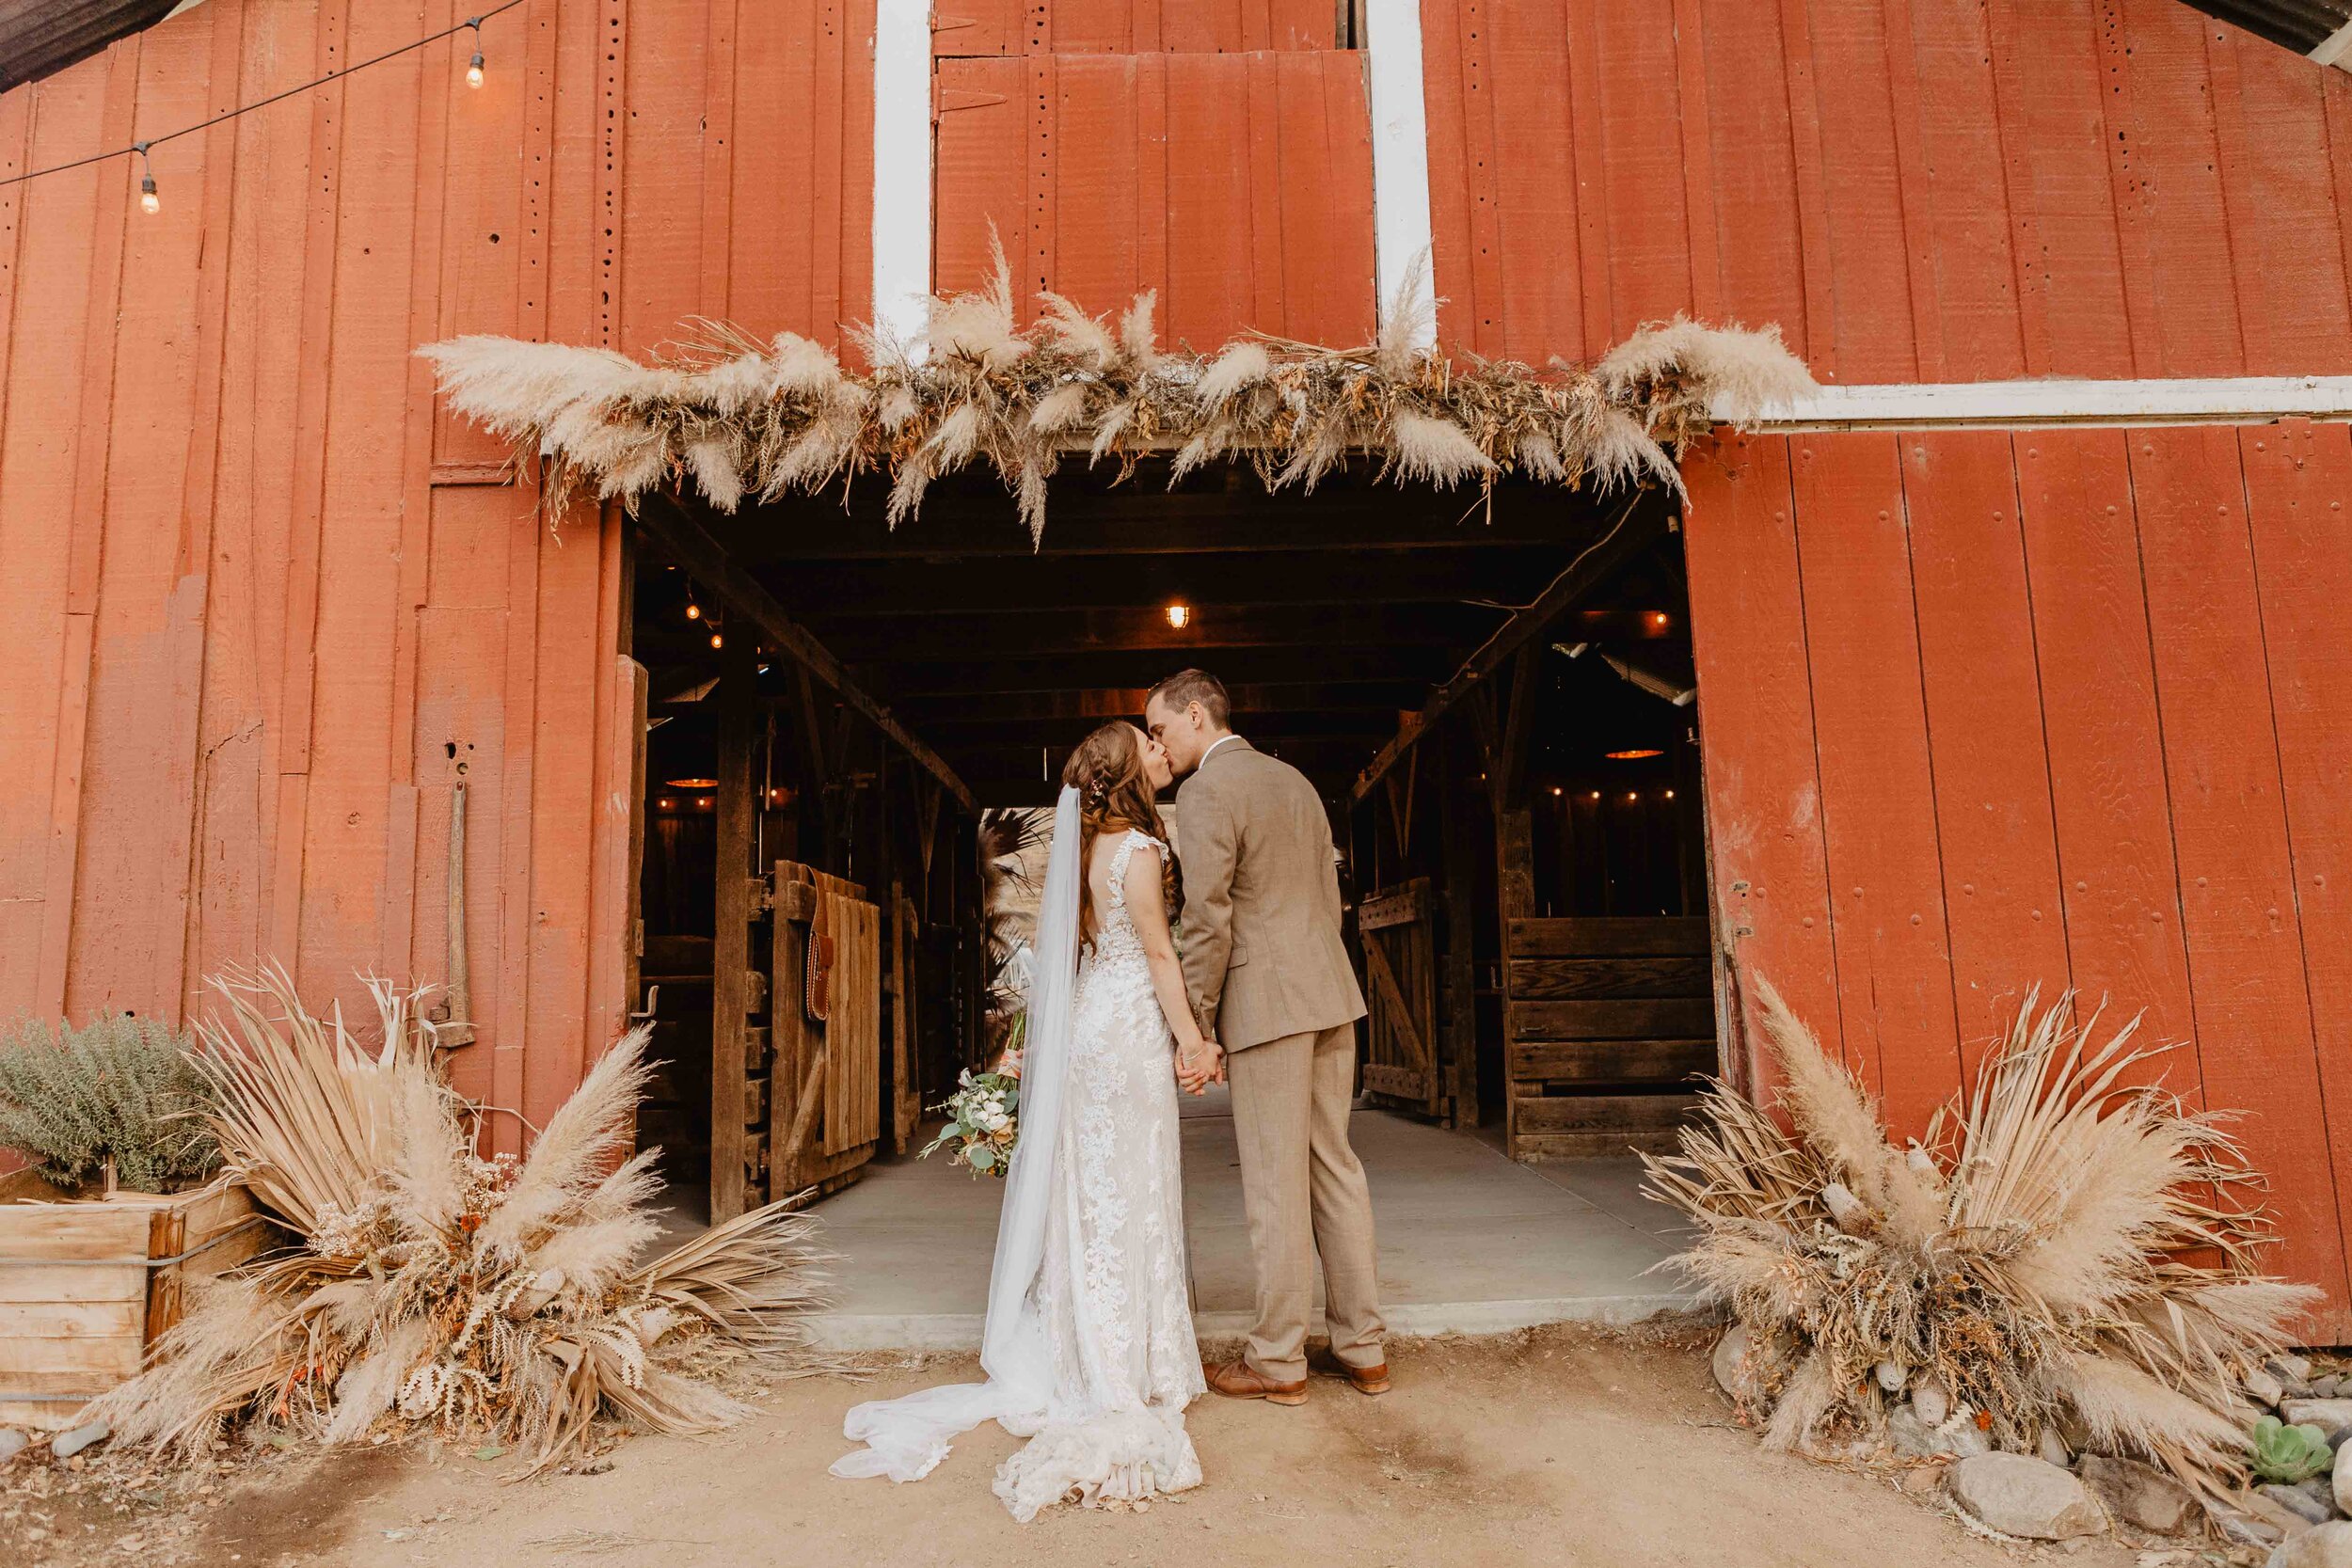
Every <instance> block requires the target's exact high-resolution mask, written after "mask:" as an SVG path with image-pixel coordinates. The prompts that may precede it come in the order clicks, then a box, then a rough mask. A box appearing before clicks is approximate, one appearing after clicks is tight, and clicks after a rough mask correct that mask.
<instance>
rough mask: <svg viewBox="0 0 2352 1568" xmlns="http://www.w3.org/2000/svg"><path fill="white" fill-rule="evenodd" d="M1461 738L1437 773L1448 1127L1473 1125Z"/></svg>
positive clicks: (1469, 897)
mask: <svg viewBox="0 0 2352 1568" xmlns="http://www.w3.org/2000/svg"><path fill="white" fill-rule="evenodd" d="M1460 739H1461V737H1460V736H1449V737H1447V743H1446V744H1445V746H1444V750H1443V756H1444V768H1443V771H1442V772H1441V773H1440V774H1439V775H1438V783H1439V785H1440V787H1441V790H1442V793H1441V794H1440V795H1439V796H1438V802H1439V806H1438V853H1439V855H1440V856H1442V857H1443V864H1444V871H1443V874H1442V875H1441V876H1440V878H1439V879H1438V887H1439V889H1440V893H1439V897H1440V902H1441V907H1442V909H1443V910H1444V918H1445V960H1444V962H1445V967H1444V969H1443V970H1442V971H1441V972H1440V974H1438V995H1439V996H1440V997H1441V998H1442V999H1443V1001H1442V1006H1443V1007H1444V1009H1445V1020H1444V1022H1443V1023H1442V1024H1441V1025H1440V1029H1441V1031H1442V1037H1443V1039H1444V1042H1445V1053H1446V1070H1447V1076H1448V1078H1449V1080H1450V1083H1449V1085H1448V1087H1449V1088H1450V1090H1451V1092H1452V1094H1453V1096H1454V1109H1453V1113H1452V1115H1451V1117H1449V1118H1448V1119H1449V1125H1453V1126H1458V1127H1475V1126H1477V1125H1478V971H1477V967H1476V960H1475V954H1474V952H1473V950H1472V942H1473V941H1474V932H1475V929H1476V923H1477V918H1478V917H1477V913H1476V910H1475V907H1474V906H1475V904H1476V895H1477V886H1478V873H1477V871H1476V869H1475V868H1474V867H1472V866H1471V864H1470V825H1469V824H1468V823H1467V822H1465V821H1464V820H1463V819H1462V809H1461V808H1462V806H1463V805H1464V804H1466V803H1467V800H1466V798H1467V797H1468V796H1469V794H1470V790H1469V787H1468V786H1469V784H1470V783H1471V774H1470V769H1469V768H1466V767H1465V766H1464V764H1463V757H1462V747H1461V743H1460Z"/></svg>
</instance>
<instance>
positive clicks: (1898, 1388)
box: [1877, 1361, 1909, 1394]
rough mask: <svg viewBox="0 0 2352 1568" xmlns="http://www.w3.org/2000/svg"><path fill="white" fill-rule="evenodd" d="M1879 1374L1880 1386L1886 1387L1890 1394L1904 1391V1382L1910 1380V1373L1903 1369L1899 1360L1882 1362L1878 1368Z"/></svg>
mask: <svg viewBox="0 0 2352 1568" xmlns="http://www.w3.org/2000/svg"><path fill="white" fill-rule="evenodd" d="M1877 1376H1878V1380H1879V1386H1880V1387H1881V1388H1883V1389H1885V1390H1886V1391H1887V1392H1888V1393H1890V1394H1899V1393H1901V1392H1902V1391H1903V1384H1904V1383H1905V1382H1907V1381H1908V1380H1909V1374H1908V1373H1906V1372H1905V1371H1904V1370H1903V1369H1902V1363H1901V1362H1899V1361H1882V1362H1880V1363H1879V1364H1878V1368H1877Z"/></svg>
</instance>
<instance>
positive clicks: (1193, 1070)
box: [1176, 1039, 1225, 1094]
mask: <svg viewBox="0 0 2352 1568" xmlns="http://www.w3.org/2000/svg"><path fill="white" fill-rule="evenodd" d="M1224 1054H1225V1053H1224V1051H1223V1049H1222V1048H1221V1047H1219V1046H1218V1044H1217V1043H1216V1041H1215V1040H1205V1039H1204V1040H1202V1041H1201V1042H1200V1045H1199V1046H1197V1047H1195V1048H1194V1049H1192V1050H1190V1051H1179V1052H1178V1053H1176V1082H1177V1084H1178V1085H1181V1086H1182V1087H1183V1089H1184V1092H1185V1093H1186V1094H1206V1093H1207V1092H1208V1089H1209V1085H1211V1084H1214V1083H1216V1082H1217V1080H1218V1079H1219V1078H1220V1077H1221V1076H1223V1074H1222V1072H1221V1071H1220V1063H1221V1062H1222V1060H1223V1058H1224Z"/></svg>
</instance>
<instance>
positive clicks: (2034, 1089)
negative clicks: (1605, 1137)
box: [1644, 980, 2318, 1505]
mask: <svg viewBox="0 0 2352 1568" xmlns="http://www.w3.org/2000/svg"><path fill="white" fill-rule="evenodd" d="M1756 1016H1757V1021H1758V1023H1759V1025H1760V1031H1759V1032H1760V1034H1761V1035H1762V1037H1763V1040H1764V1042H1765V1044H1766V1046H1767V1047H1768V1049H1769V1051H1770V1053H1771V1056H1772V1061H1773V1063H1774V1064H1775V1065H1777V1067H1778V1068H1779V1085H1780V1086H1779V1091H1778V1103H1779V1108H1780V1109H1781V1110H1782V1111H1783V1112H1784V1113H1785V1114H1786V1116H1787V1117H1788V1127H1789V1130H1788V1131H1784V1130H1783V1126H1782V1124H1781V1123H1780V1122H1779V1121H1777V1120H1775V1119H1774V1118H1773V1117H1772V1116H1771V1115H1770V1114H1768V1113H1767V1111H1766V1110H1765V1109H1764V1108H1763V1107H1761V1106H1759V1105H1757V1104H1756V1103H1754V1102H1753V1101H1748V1100H1746V1099H1744V1098H1742V1097H1740V1095H1738V1094H1735V1093H1733V1092H1732V1091H1731V1090H1730V1089H1728V1088H1726V1087H1724V1085H1714V1086H1713V1087H1711V1088H1710V1089H1709V1090H1708V1092H1707V1093H1706V1094H1705V1095H1703V1096H1702V1097H1701V1101H1702V1105H1703V1108H1704V1116H1703V1117H1702V1118H1701V1120H1700V1121H1699V1122H1698V1123H1697V1124H1696V1125H1694V1126H1692V1127H1690V1128H1687V1129H1685V1130H1684V1131H1683V1132H1682V1133H1681V1135H1680V1143H1681V1152H1680V1153H1679V1154H1678V1155H1676V1156H1673V1157H1670V1158H1665V1159H1650V1158H1648V1157H1646V1156H1645V1162H1644V1163H1645V1165H1646V1166H1647V1168H1648V1176H1649V1180H1648V1185H1647V1188H1646V1191H1647V1192H1648V1194H1649V1196H1652V1197H1654V1198H1657V1199H1659V1200H1661V1201H1662V1202H1665V1203H1668V1204H1671V1205H1673V1206H1674V1207H1675V1208H1677V1209H1679V1210H1681V1211H1682V1212H1684V1213H1685V1214H1687V1215H1689V1216H1690V1218H1691V1220H1692V1222H1693V1224H1694V1226H1695V1227H1696V1229H1697V1240H1696V1241H1695V1242H1694V1243H1692V1245H1691V1247H1690V1248H1689V1250H1687V1251H1685V1252H1683V1253H1681V1254H1679V1255H1678V1256H1677V1258H1676V1259H1673V1262H1674V1263H1675V1264H1676V1265H1677V1266H1678V1267H1679V1268H1680V1269H1682V1270H1683V1271H1684V1272H1686V1273H1687V1274H1688V1275H1690V1276H1691V1277H1692V1279H1694V1280H1695V1281H1697V1283H1698V1284H1699V1285H1700V1286H1701V1287H1703V1288H1704V1289H1705V1290H1706V1291H1708V1293H1709V1294H1710V1295H1712V1296H1714V1297H1716V1298H1717V1299H1719V1300H1722V1301H1724V1303H1726V1304H1727V1305H1728V1306H1729V1307H1731V1310H1732V1311H1733V1312H1734V1313H1735V1314H1736V1315H1737V1316H1738V1318H1739V1320H1740V1323H1742V1324H1743V1325H1745V1327H1746V1329H1747V1331H1748V1334H1749V1342H1750V1343H1751V1345H1753V1346H1756V1347H1760V1349H1759V1351H1758V1353H1757V1354H1759V1355H1760V1357H1761V1360H1762V1362H1763V1363H1764V1364H1762V1365H1760V1366H1759V1367H1758V1368H1757V1369H1756V1370H1757V1372H1758V1374H1759V1382H1760V1385H1761V1386H1762V1387H1763V1388H1764V1389H1765V1390H1766V1391H1767V1394H1768V1397H1769V1398H1770V1399H1772V1401H1774V1402H1775V1403H1774V1408H1773V1409H1772V1416H1771V1419H1770V1422H1769V1424H1768V1426H1767V1429H1766V1433H1765V1436H1766V1441H1767V1442H1769V1443H1771V1444H1772V1445H1773V1446H1776V1447H1781V1448H1811V1447H1813V1446H1815V1445H1816V1444H1818V1443H1820V1442H1822V1441H1823V1440H1825V1439H1830V1438H1836V1437H1851V1436H1855V1435H1867V1434H1870V1433H1877V1432H1878V1431H1880V1430H1881V1429H1882V1428H1883V1425H1884V1423H1885V1420H1886V1418H1887V1416H1888V1414H1889V1409H1888V1404H1887V1402H1888V1401H1889V1400H1890V1399H1899V1398H1900V1397H1901V1396H1902V1394H1903V1392H1904V1390H1905V1389H1906V1388H1907V1387H1910V1386H1916V1385H1918V1384H1920V1383H1922V1382H1925V1381H1931V1382H1933V1383H1934V1384H1935V1385H1937V1386H1938V1387H1939V1389H1940V1390H1941V1391H1942V1393H1943V1394H1944V1395H1945V1396H1947V1398H1948V1399H1949V1400H1950V1401H1952V1402H1956V1403H1957V1405H1958V1407H1959V1409H1960V1411H1961V1412H1962V1417H1961V1418H1966V1419H1972V1420H1974V1421H1975V1423H1976V1424H1977V1425H1978V1426H1979V1428H1981V1429H1983V1430H1984V1431H1986V1432H1987V1433H1989V1434H1990V1436H1991V1438H1992V1439H1993V1441H1994V1443H1995V1444H1996V1445H1998V1446H1999V1447H2001V1448H2005V1449H2012V1450H2016V1451H2020V1452H2025V1453H2032V1452H2034V1451H2035V1449H2036V1445H2037V1442H2038V1441H2039V1439H2040V1437H2041V1434H2042V1433H2043V1432H2045V1431H2047V1430H2050V1429H2053V1428H2056V1427H2058V1426H2060V1425H2065V1426H2067V1427H2069V1428H2077V1427H2078V1428H2080V1429H2081V1430H2083V1431H2086V1432H2088V1433H2090V1438H2091V1441H2092V1442H2093V1444H2094V1445H2095V1446H2096V1447H2097V1448H2098V1449H2101V1450H2103V1451H2106V1452H2109V1453H2114V1454H2119V1455H2125V1456H2130V1457H2134V1458H2139V1459H2144V1460H2148V1461H2151V1462H2153V1463H2154V1464H2157V1465H2162V1466H2164V1467H2165V1468H2167V1469H2169V1471H2171V1473H2172V1474H2173V1475H2175V1476H2176V1477H2178V1478H2179V1479H2180V1480H2181V1481H2184V1482H2185V1483H2186V1484H2187V1485H2188V1486H2189V1487H2191V1488H2192V1489H2193V1490H2194V1491H2195V1492H2196V1493H2197V1494H2198V1495H2199V1496H2200V1497H2203V1498H2205V1499H2206V1500H2207V1501H2208V1502H2209V1503H2212V1504H2215V1505H2219V1504H2221V1503H2223V1502H2224V1501H2226V1500H2227V1499H2228V1498H2229V1497H2232V1496H2233V1494H2234V1493H2235V1492H2236V1491H2237V1489H2238V1488H2240V1487H2241V1486H2242V1485H2243V1484H2244V1482H2245V1481H2246V1468H2245V1466H2246V1458H2247V1441H2246V1436H2245V1432H2244V1428H2243V1426H2242V1425H2241V1418H2242V1416H2243V1412H2244V1408H2245V1407H2244V1404H2243V1400H2244V1398H2245V1396H2244V1392H2243V1388H2242V1386H2241V1381H2240V1380H2241V1376H2242V1374H2243V1373H2244V1372H2245V1371H2246V1370H2248V1369H2249V1368H2254V1367H2258V1366H2260V1365H2261V1363H2262V1361H2263V1360H2264V1358H2265V1356H2267V1355H2270V1354H2275V1353H2277V1352H2278V1351H2280V1350H2281V1349H2283V1348H2284V1347H2285V1344H2286V1341H2287V1336H2288V1333H2289V1331H2290V1329H2291V1328H2292V1327H2293V1325H2294V1324H2295V1323H2296V1320H2297V1319H2298V1317H2299V1316H2300V1315H2301V1314H2302V1313H2303V1312H2304V1311H2306V1310H2308V1309H2309V1307H2311V1306H2312V1304H2313V1303H2314V1302H2315V1301H2316V1300H2317V1298H2318V1292H2317V1291H2312V1290H2309V1289H2306V1288H2304V1287H2300V1286H2295V1285H2289V1284H2286V1283H2284V1282H2282V1281H2280V1280H2276V1279H2271V1278H2267V1277H2265V1276H2264V1275H2262V1274H2261V1273H2260V1272H2259V1271H2258V1268H2257V1266H2256V1261H2255V1259H2256V1256H2257V1254H2258V1252H2259V1251H2260V1249H2261V1248H2262V1247H2263V1246H2265V1245H2266V1244H2267V1243H2270V1242H2271V1241H2272V1240H2273V1239H2274V1238H2273V1236H2272V1233H2271V1230H2270V1227H2269V1222H2268V1218H2267V1216H2266V1215H2265V1213H2263V1212H2262V1211H2261V1210H2260V1209H2259V1208H2257V1207H2256V1206H2255V1205H2254V1204H2253V1203H2252V1202H2251V1201H2250V1194H2251V1192H2252V1190H2253V1189H2254V1188H2255V1187H2256V1186H2257V1185H2258V1184H2259V1183H2258V1178H2257V1177H2256V1175H2255V1173H2254V1172H2253V1171H2251V1170H2250V1169H2249V1167H2248V1166H2247V1164H2246V1163H2245V1160H2244V1157H2243V1155H2242V1153H2241V1151H2240V1150H2239V1148H2238V1146H2237V1144H2236V1143H2235V1141H2234V1140H2233V1138H2232V1137H2231V1136H2230V1134H2229V1132H2228V1131H2227V1129H2226V1127H2225V1126H2224V1118H2223V1117H2220V1116H2218V1115H2217V1114H2214V1113H2209V1112H2198V1111H2194V1110H2192V1109H2190V1108H2189V1107H2188V1106H2186V1105H2185V1104H2184V1103H2183V1102H2182V1101H2181V1100H2180V1099H2179V1098H2178V1097H2177V1096H2175V1095H2173V1094H2171V1093H2170V1092H2169V1091H2167V1090H2166V1089H2165V1088H2164V1087H2163V1085H2162V1083H2161V1080H2158V1081H2156V1082H2154V1083H2153V1084H2152V1083H2150V1082H2148V1081H2147V1079H2148V1071H2147V1067H2148V1064H2150V1063H2151V1062H2152V1060H2153V1058H2154V1057H2155V1056H2156V1055H2157V1054H2158V1053H2156V1052H2153V1051H2147V1050H2141V1049H2138V1048H2137V1047H2136V1046H2135V1045H2134V1043H2133V1035H2134V1026H2133V1024H2126V1025H2125V1026H2123V1027H2122V1029H2120V1030H2115V1031H2113V1032H2111V1033H2105V1034H2104V1035H2103V1033H2102V1031H2101V1029H2100V1020H2099V1018H2098V1016H2097V1015H2096V1014H2095V1013H2094V1014H2093V1015H2092V1016H2091V1017H2090V1019H2089V1020H2087V1021H2084V1022H2076V1020H2075V1016H2074V998H2073V996H2072V995H2071V994H2069V995H2066V996H2062V997H2060V998H2059V999H2058V1001H2057V1002H2056V1003H2055V1004H2053V1005H2052V1006H2049V1007H2047V1008H2042V1007H2040V1006H2039V997H2038V996H2037V995H2036V994H2033V993H2028V994H2027V996H2026V1001H2025V1003H2024V1005H2023V1006H2021V1007H2020V1008H2019V1011H2018V1014H2017V1020H2016V1022H2015V1024H2014V1026H2013V1027H2012V1028H2011V1030H2010V1035H2009V1037H2008V1038H2007V1039H2006V1040H2005V1041H2003V1042H2002V1044H2001V1045H2000V1047H1999V1048H1998V1049H1997V1050H1995V1051H1994V1052H1993V1053H1990V1054H1989V1055H1988V1056H1987V1058H1986V1059H1985V1060H1984V1061H1983V1062H1982V1063H1980V1064H1979V1069H1978V1072H1977V1076H1976V1081H1975V1083H1974V1085H1972V1086H1971V1088H1970V1089H1969V1091H1968V1093H1967V1095H1966V1096H1965V1097H1964V1098H1963V1099H1962V1100H1960V1101H1956V1102H1955V1103H1954V1104H1953V1105H1952V1106H1950V1107H1949V1108H1948V1109H1947V1112H1945V1113H1939V1115H1938V1117H1937V1119H1936V1123H1935V1124H1933V1125H1931V1128H1930V1130H1929V1133H1928V1136H1927V1137H1926V1138H1925V1139H1923V1140H1922V1141H1921V1142H1920V1143H1918V1144H1915V1145H1913V1146H1912V1147H1911V1148H1908V1149H1901V1150H1899V1149H1897V1148H1895V1147H1894V1146H1893V1144H1892V1143H1891V1142H1890V1141H1889V1139H1888V1138H1887V1135H1886V1132H1885V1127H1884V1124H1883V1121H1882V1120H1881V1118H1880V1115H1879V1110H1878V1107H1877V1105H1876V1104H1875V1103H1873V1102H1872V1101H1871V1099H1870V1096H1869V1095H1868V1093H1867V1091H1866V1090H1865V1089H1864V1088H1863V1086H1862V1085H1860V1084H1859V1083H1858V1082H1857V1081H1856V1080H1855V1079H1854V1077H1853V1075H1852V1074H1851V1072H1849V1071H1848V1070H1847V1069H1846V1068H1845V1067H1844V1066H1843V1065H1842V1064H1840V1063H1839V1062H1837V1061H1836V1060H1835V1059H1833V1058H1832V1057H1831V1056H1830V1055H1829V1054H1828V1053H1826V1052H1824V1051H1823V1050H1822V1049H1821V1046H1820V1041H1818V1040H1817V1039H1815V1037H1814V1036H1813V1033H1812V1031H1811V1030H1809V1029H1807V1028H1806V1027H1805V1026H1804V1023H1803V1022H1801V1021H1800V1020H1799V1019H1798V1018H1797V1017H1796V1015H1795V1014H1794V1013H1793V1012H1792V1011H1791V1010H1790V1009H1789V1008H1788V1006H1787V1005H1786V1004H1785V1003H1784V1002H1783V1001H1782V1000H1781V998H1780V996H1779V994H1778V993H1777V992H1776V991H1774V990H1772V987H1771V986H1770V985H1768V984H1765V983H1763V982H1762V981H1760V980H1758V981H1756ZM2135 1022H2137V1021H2135ZM1947 1118H1948V1122H1949V1127H1950V1131H1949V1132H1948V1135H1947V1134H1946V1133H1945V1132H1943V1131H1942V1129H1943V1127H1944V1125H1945V1124H1946V1122H1947Z"/></svg>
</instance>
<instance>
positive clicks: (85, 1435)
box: [49, 1421, 115, 1459]
mask: <svg viewBox="0 0 2352 1568" xmlns="http://www.w3.org/2000/svg"><path fill="white" fill-rule="evenodd" d="M114 1430H115V1429H114V1428H112V1427H110V1426H108V1425H107V1424H106V1423H105V1422H103V1421H92V1422H90V1424H89V1425H87V1426H80V1427H75V1428H74V1429H73V1430H72V1432H61V1433H57V1435H56V1436H55V1437H52V1438H51V1439H49V1452H50V1455H51V1457H53V1458H56V1459H72V1457H73V1456H74V1455H75V1454H77V1453H80V1452H81V1451H82V1450H83V1449H87V1448H88V1447H89V1446H90V1445H92V1444H94V1443H103V1442H104V1441H105V1440H106V1439H107V1438H108V1437H110V1436H112V1435H113V1433H114Z"/></svg>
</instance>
